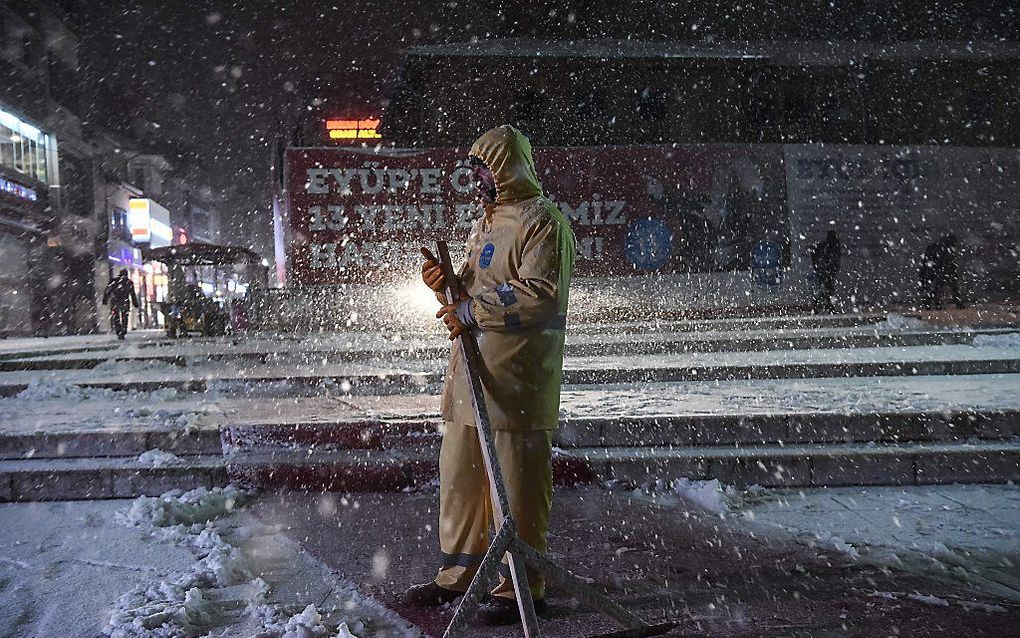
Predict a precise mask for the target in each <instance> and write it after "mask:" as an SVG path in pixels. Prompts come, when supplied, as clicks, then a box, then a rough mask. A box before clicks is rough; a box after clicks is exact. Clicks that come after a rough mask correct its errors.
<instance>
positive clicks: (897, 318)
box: [885, 312, 931, 330]
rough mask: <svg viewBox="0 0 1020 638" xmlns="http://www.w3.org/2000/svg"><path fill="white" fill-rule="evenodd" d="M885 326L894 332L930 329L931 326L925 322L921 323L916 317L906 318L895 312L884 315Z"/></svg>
mask: <svg viewBox="0 0 1020 638" xmlns="http://www.w3.org/2000/svg"><path fill="white" fill-rule="evenodd" d="M885 325H886V327H888V328H892V329H894V330H911V329H913V330H918V329H921V328H930V327H931V324H929V323H928V322H926V321H921V320H920V319H918V318H916V317H907V316H904V315H901V314H899V313H896V312H890V313H889V314H888V315H886V317H885Z"/></svg>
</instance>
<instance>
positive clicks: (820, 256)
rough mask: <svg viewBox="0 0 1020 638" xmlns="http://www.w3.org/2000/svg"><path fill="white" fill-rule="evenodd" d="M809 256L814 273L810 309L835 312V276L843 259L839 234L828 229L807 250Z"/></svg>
mask: <svg viewBox="0 0 1020 638" xmlns="http://www.w3.org/2000/svg"><path fill="white" fill-rule="evenodd" d="M808 252H809V254H810V256H811V270H812V271H813V272H814V275H815V298H814V299H813V300H812V310H813V311H814V312H816V313H821V312H825V313H829V314H832V313H834V312H836V277H837V276H838V275H839V267H840V263H841V262H842V260H843V246H842V245H841V244H840V241H839V235H837V234H836V231H834V230H830V231H829V232H828V233H827V234H826V235H825V239H823V240H821V241H820V242H818V243H817V244H815V245H814V246H812V247H811V248H810V250H809V251H808Z"/></svg>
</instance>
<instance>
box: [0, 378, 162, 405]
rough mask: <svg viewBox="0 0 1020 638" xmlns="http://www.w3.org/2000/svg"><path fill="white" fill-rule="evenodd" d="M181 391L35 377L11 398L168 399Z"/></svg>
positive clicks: (34, 399) (153, 400)
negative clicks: (86, 384)
mask: <svg viewBox="0 0 1020 638" xmlns="http://www.w3.org/2000/svg"><path fill="white" fill-rule="evenodd" d="M179 394H180V392H179V391H178V390H177V388H161V389H159V390H153V391H151V392H147V391H141V392H140V391H138V390H113V389H111V388H96V387H89V386H82V385H77V384H75V383H69V382H67V381H60V380H57V379H33V380H32V381H29V383H28V386H27V387H26V388H25V389H24V390H22V391H21V392H19V393H18V394H16V395H14V397H12V398H10V399H4V401H11V400H19V399H20V400H23V401H52V400H60V401H66V402H75V401H95V400H101V399H128V400H132V401H137V400H145V401H152V402H158V401H167V400H170V399H174V398H176V397H177V396H178V395H179Z"/></svg>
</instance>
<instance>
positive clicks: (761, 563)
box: [253, 488, 1020, 638]
mask: <svg viewBox="0 0 1020 638" xmlns="http://www.w3.org/2000/svg"><path fill="white" fill-rule="evenodd" d="M436 498H437V497H436V495H435V494H432V493H424V494H404V495H380V494H370V495H357V496H350V497H342V498H341V497H339V495H330V494H325V495H298V494H288V495H284V496H272V495H267V496H265V497H264V498H263V499H261V500H260V501H259V503H257V504H256V505H255V506H253V510H254V512H255V513H256V515H257V516H259V518H260V519H262V520H263V521H264V522H266V523H268V524H280V525H283V526H284V527H285V529H286V532H287V534H288V535H289V536H290V537H291V538H293V539H295V540H296V541H297V542H299V543H300V544H301V545H302V546H303V547H304V548H306V549H307V550H308V551H309V552H311V553H312V554H313V555H316V556H318V557H319V558H321V559H322V560H323V561H325V562H326V563H328V564H330V565H331V566H332V567H334V568H335V569H337V570H338V571H339V572H341V573H342V574H343V575H344V576H345V577H347V578H349V579H351V580H354V581H357V582H360V583H363V584H364V586H365V588H366V590H367V591H368V592H370V593H372V594H374V595H376V596H377V597H379V598H380V599H382V600H384V601H386V602H387V603H388V604H389V605H390V606H391V607H392V608H394V609H395V610H396V611H398V612H399V613H402V614H404V615H405V617H406V618H408V619H409V620H412V621H413V622H414V623H415V624H416V625H417V626H418V627H420V628H422V629H423V630H424V631H426V632H427V633H429V634H430V635H433V636H438V635H441V633H442V628H443V627H444V626H445V623H446V622H448V620H449V618H450V615H451V614H452V610H451V609H441V610H439V611H438V612H434V613H423V612H421V611H418V610H414V609H408V608H405V607H403V606H401V605H400V604H399V601H398V595H399V593H400V592H402V591H403V590H404V589H405V588H406V587H408V586H410V585H411V584H414V583H417V582H425V581H427V580H428V579H430V578H432V577H433V576H434V574H435V569H436V559H435V557H436V551H437V545H438V542H437V540H436V532H435V526H436V516H437V513H436ZM549 555H550V556H551V557H552V558H553V559H554V560H556V561H557V562H559V563H560V564H561V565H563V566H565V567H567V568H569V569H571V570H572V571H574V572H575V573H577V574H578V575H580V576H582V577H587V578H591V579H593V580H594V582H595V583H597V584H599V585H602V586H606V587H608V588H609V593H610V595H611V596H612V597H613V598H614V599H615V600H616V601H617V602H619V603H621V604H623V605H624V606H625V607H627V608H629V609H631V610H632V611H634V612H635V613H637V614H638V615H640V616H641V617H643V618H645V619H646V620H648V621H656V620H663V619H676V620H679V621H680V622H681V627H680V628H679V629H678V630H677V631H676V632H675V635H677V636H680V635H683V636H720V637H722V636H726V637H732V636H741V637H761V638H766V637H767V638H773V637H775V636H787V635H791V636H792V635H796V636H812V637H815V638H821V637H830V636H832V637H835V636H840V637H844V636H852V637H854V636H857V637H861V638H864V637H867V638H873V637H874V636H885V635H895V634H899V635H903V636H918V637H919V636H931V637H935V636H951V635H967V636H980V637H984V636H987V637H989V638H992V637H995V638H1002V637H1004V636H1008V635H1011V634H1010V632H1012V631H1013V630H1014V629H1015V627H1016V623H1017V622H1020V607H1018V606H1016V605H1013V604H1011V603H1008V602H1003V601H1002V600H1001V599H998V598H995V597H991V596H988V595H986V594H981V593H976V592H974V591H968V590H967V589H965V588H963V587H961V586H960V585H958V584H955V583H948V582H940V581H933V580H930V579H928V578H924V577H922V576H919V575H916V574H912V573H901V572H895V571H893V572H884V571H882V570H879V569H876V568H873V567H870V566H868V565H864V564H860V563H858V562H855V561H853V560H851V559H849V558H848V557H847V556H845V555H844V554H841V553H840V552H838V551H835V550H827V549H824V548H821V547H808V546H806V545H804V544H801V543H798V542H796V541H795V540H794V539H790V538H783V537H781V536H779V535H773V536H770V537H766V538H763V537H761V536H758V535H752V534H749V533H748V530H747V529H746V528H743V527H741V526H740V525H735V526H731V525H730V523H729V521H720V519H719V517H718V516H717V515H715V514H710V513H705V512H702V511H698V510H697V509H696V508H695V509H692V508H689V507H676V506H670V507H666V506H662V505H655V504H652V503H649V502H648V501H647V500H646V499H643V498H638V499H635V498H632V497H630V496H629V495H628V494H626V493H621V492H608V491H605V490H601V489H597V488H596V489H573V490H559V491H557V493H556V496H555V498H554V505H553V514H552V523H551V532H550V552H549ZM889 592H904V593H905V594H904V595H902V596H901V595H893V597H891V598H890V597H887V596H886V595H885V594H887V593H889ZM906 594H917V595H918V596H919V598H918V599H911V598H909V597H908V596H907V595H906ZM928 597H931V598H928ZM936 599H937V600H945V601H949V606H946V607H944V606H941V605H940V604H938V603H936V604H934V605H933V604H931V603H930V602H928V601H935V600H936ZM548 600H549V602H550V606H551V611H550V614H549V617H548V618H546V619H545V620H543V621H542V629H543V632H544V635H548V636H556V637H557V638H574V637H578V638H579V637H581V636H589V635H593V634H598V633H601V632H608V631H610V630H613V629H615V627H614V626H613V624H612V622H611V621H608V620H604V619H602V618H600V617H598V616H597V615H596V614H594V613H592V612H590V611H589V610H588V609H586V608H585V607H583V606H579V605H577V604H576V603H575V602H574V601H571V600H570V599H569V598H567V597H565V596H564V595H563V593H562V592H561V591H560V590H558V589H557V588H556V587H555V585H553V586H551V587H550V589H549V593H548ZM985 605H988V607H985ZM993 605H994V606H995V607H993ZM1000 608H1001V609H1003V610H1005V611H1000V610H999V609H1000ZM985 609H989V610H995V611H984V610H985ZM517 635H519V629H514V628H503V629H485V630H483V629H480V628H477V627H476V628H474V629H472V630H471V631H470V632H469V633H468V636H469V637H470V638H475V637H479V638H480V637H481V636H492V637H500V638H502V637H506V638H509V637H510V636H517Z"/></svg>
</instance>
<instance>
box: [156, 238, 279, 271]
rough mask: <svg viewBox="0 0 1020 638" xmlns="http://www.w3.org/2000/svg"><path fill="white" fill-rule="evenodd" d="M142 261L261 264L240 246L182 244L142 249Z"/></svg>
mask: <svg viewBox="0 0 1020 638" xmlns="http://www.w3.org/2000/svg"><path fill="white" fill-rule="evenodd" d="M142 259H143V260H145V261H159V262H162V263H164V264H167V265H170V264H180V265H181V266H221V265H224V264H261V263H262V258H261V257H259V256H258V254H257V253H256V252H255V251H253V250H250V249H248V248H243V247H241V246H220V245H217V244H201V243H194V244H182V245H180V246H164V247H162V248H143V249H142Z"/></svg>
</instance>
